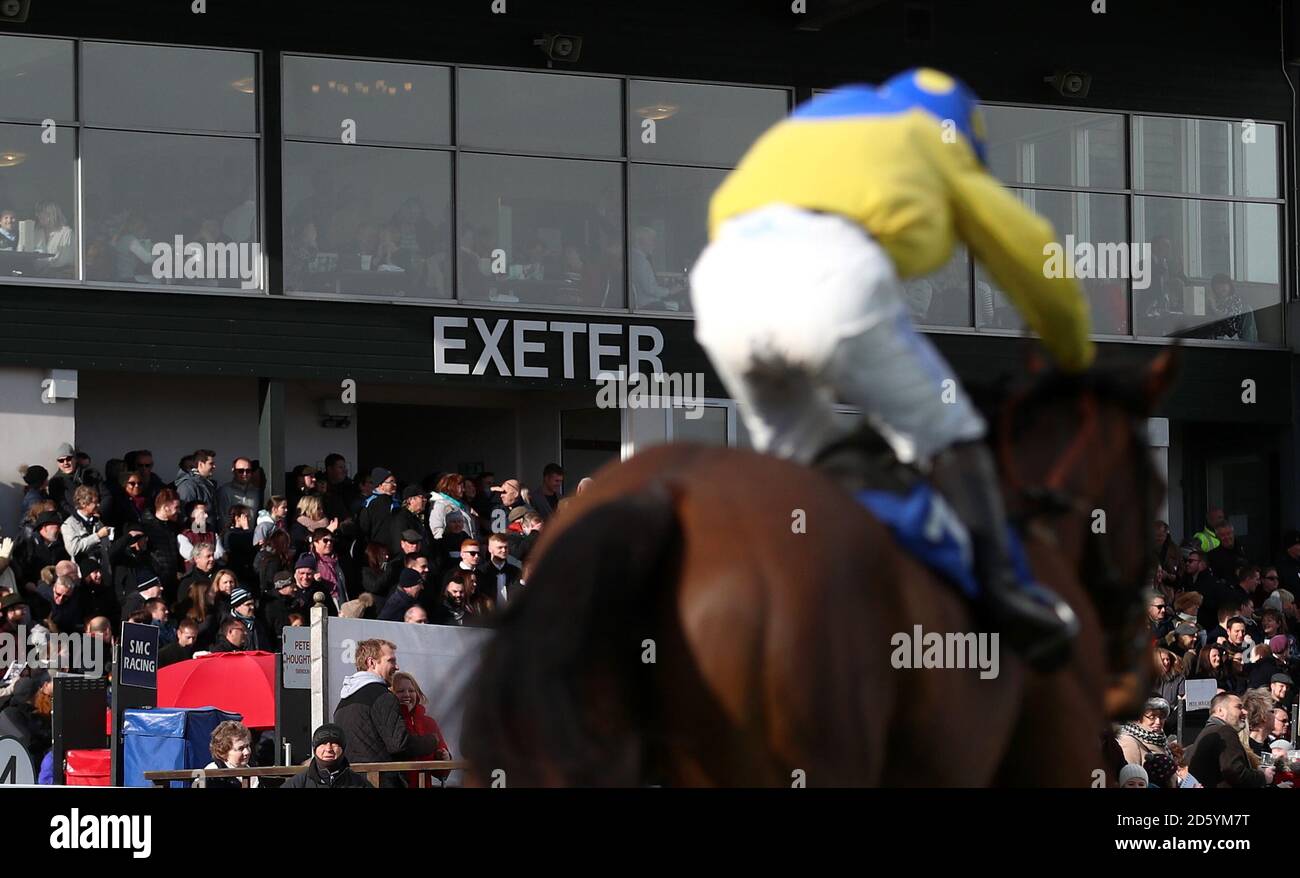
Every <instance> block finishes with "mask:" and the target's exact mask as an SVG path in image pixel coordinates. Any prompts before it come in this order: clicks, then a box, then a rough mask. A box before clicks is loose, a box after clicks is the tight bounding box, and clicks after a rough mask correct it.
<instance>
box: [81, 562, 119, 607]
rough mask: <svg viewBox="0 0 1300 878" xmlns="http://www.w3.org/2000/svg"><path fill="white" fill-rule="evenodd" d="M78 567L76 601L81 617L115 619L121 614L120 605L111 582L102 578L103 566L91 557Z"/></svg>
mask: <svg viewBox="0 0 1300 878" xmlns="http://www.w3.org/2000/svg"><path fill="white" fill-rule="evenodd" d="M79 567H80V573H81V581H80V583H79V585H78V587H77V603H78V605H79V606H80V612H81V617H82V618H83V619H86V618H90V617H91V616H109V617H110V618H113V619H116V618H117V617H118V616H119V615H120V614H121V611H122V605H121V602H120V601H118V598H117V591H116V589H115V588H114V584H113V582H112V581H111V580H105V579H104V568H103V567H102V566H100V565H99V563H97V562H96V561H94V560H92V559H87V560H86V561H84V562H83V563H82V564H80V565H79ZM114 570H116V568H114Z"/></svg>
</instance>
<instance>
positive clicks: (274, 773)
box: [144, 759, 469, 789]
mask: <svg viewBox="0 0 1300 878" xmlns="http://www.w3.org/2000/svg"><path fill="white" fill-rule="evenodd" d="M306 767H307V766H306V765H276V766H268V767H265V768H192V769H189V770H187V771H146V772H145V773H144V779H145V780H147V781H149V782H150V783H152V784H153V785H154V786H155V787H159V788H166V787H167V786H168V784H170V783H171V782H172V781H178V780H181V781H195V780H200V779H202V780H207V779H208V778H218V777H235V778H239V784H240V786H242V787H244V788H245V789H247V787H248V778H250V777H284V778H289V777H293V776H294V775H295V774H298V773H299V772H301V771H303V770H304V769H305V768H306ZM348 767H349V768H351V769H352V770H353V771H355V772H357V773H358V774H364V775H365V776H366V777H367V778H368V779H369V781H370V783H371V785H373V786H376V787H378V786H379V775H380V773H381V772H385V771H418V772H420V786H421V787H424V786H427V785H428V783H427V782H428V778H429V775H428V774H426V773H425V772H429V771H452V770H456V769H464V768H468V767H469V763H468V762H465V761H463V760H456V759H440V760H430V761H425V762H362V763H359V764H357V765H350V766H348ZM440 785H441V786H446V785H447V784H446V781H442V782H441V784H440Z"/></svg>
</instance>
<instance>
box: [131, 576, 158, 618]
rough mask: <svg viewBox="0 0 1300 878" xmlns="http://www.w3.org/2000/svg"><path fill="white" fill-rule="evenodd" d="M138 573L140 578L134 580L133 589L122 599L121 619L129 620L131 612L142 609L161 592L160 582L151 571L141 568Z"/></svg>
mask: <svg viewBox="0 0 1300 878" xmlns="http://www.w3.org/2000/svg"><path fill="white" fill-rule="evenodd" d="M138 575H139V577H140V578H139V579H138V580H137V581H136V584H135V590H134V591H133V592H132V593H131V594H129V595H127V597H126V600H124V601H122V620H123V621H127V620H129V619H130V618H131V616H132V615H133V614H135V613H137V612H139V611H141V610H143V609H144V605H145V604H146V603H148V602H149V601H151V600H153V599H154V598H156V597H159V596H160V595H161V594H162V583H160V582H159V581H158V577H157V576H155V575H154V574H153V573H152V572H149V571H147V570H142V571H140V573H139V574H138Z"/></svg>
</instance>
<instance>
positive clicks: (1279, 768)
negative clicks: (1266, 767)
mask: <svg viewBox="0 0 1300 878" xmlns="http://www.w3.org/2000/svg"><path fill="white" fill-rule="evenodd" d="M1268 751H1269V755H1270V756H1272V757H1273V786H1275V787H1280V788H1282V789H1294V788H1295V782H1296V771H1295V766H1294V765H1293V764H1292V763H1291V761H1290V760H1289V759H1288V758H1287V755H1288V754H1289V753H1290V752H1291V742H1290V741H1288V740H1287V739H1286V738H1278V739H1277V740H1276V741H1272V742H1270V743H1269V745H1268Z"/></svg>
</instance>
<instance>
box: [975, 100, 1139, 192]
mask: <svg viewBox="0 0 1300 878" xmlns="http://www.w3.org/2000/svg"><path fill="white" fill-rule="evenodd" d="M982 109H983V112H984V118H985V121H986V123H987V126H988V154H989V167H990V169H991V170H992V171H993V174H994V175H995V176H996V177H997V178H998V179H1000V180H1002V182H1004V183H1007V184H1008V185H1014V184H1016V183H1033V184H1038V185H1042V186H1079V187H1090V186H1091V187H1097V188H1101V189H1123V188H1124V180H1125V175H1124V118H1123V117H1122V116H1111V115H1104V114H1101V113H1077V112H1073V111H1069V110H1039V109H1032V108H1026V107H990V106H986V107H983V108H982Z"/></svg>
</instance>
